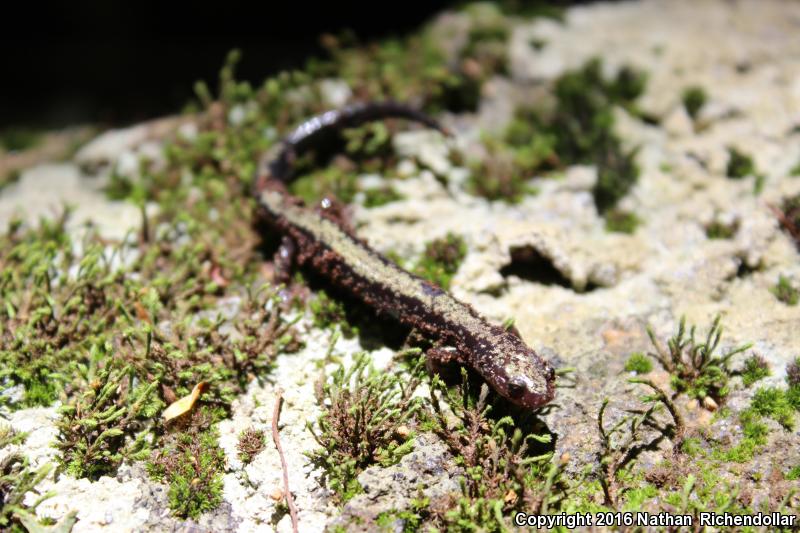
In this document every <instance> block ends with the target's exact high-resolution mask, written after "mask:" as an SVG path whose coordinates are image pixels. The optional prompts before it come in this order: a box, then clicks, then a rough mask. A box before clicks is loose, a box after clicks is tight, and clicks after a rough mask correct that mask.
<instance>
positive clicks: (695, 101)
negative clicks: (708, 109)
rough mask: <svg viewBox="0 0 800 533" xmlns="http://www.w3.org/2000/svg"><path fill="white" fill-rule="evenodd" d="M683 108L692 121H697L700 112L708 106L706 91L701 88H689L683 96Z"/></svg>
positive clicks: (684, 91)
mask: <svg viewBox="0 0 800 533" xmlns="http://www.w3.org/2000/svg"><path fill="white" fill-rule="evenodd" d="M681 100H682V101H683V107H684V108H685V109H686V112H687V113H688V114H689V116H690V117H692V119H693V120H694V119H696V118H697V115H698V114H699V113H700V110H701V109H702V108H703V106H704V105H706V102H707V101H708V96H707V95H706V91H705V89H703V88H702V87H699V86H692V87H687V88H686V89H684V90H683V93H682V95H681Z"/></svg>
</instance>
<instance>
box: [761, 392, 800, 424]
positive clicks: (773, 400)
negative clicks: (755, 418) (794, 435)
mask: <svg viewBox="0 0 800 533" xmlns="http://www.w3.org/2000/svg"><path fill="white" fill-rule="evenodd" d="M750 408H751V409H752V410H753V412H754V413H756V414H759V415H761V416H766V417H769V418H772V419H773V420H775V421H776V422H778V423H779V424H780V425H782V426H783V427H784V428H786V429H788V430H792V429H794V411H795V408H794V406H793V405H792V403H791V402H790V401H789V396H788V395H787V393H786V391H784V390H782V389H778V388H776V387H766V388H763V389H759V390H757V391H756V393H755V395H753V400H752V402H751V403H750Z"/></svg>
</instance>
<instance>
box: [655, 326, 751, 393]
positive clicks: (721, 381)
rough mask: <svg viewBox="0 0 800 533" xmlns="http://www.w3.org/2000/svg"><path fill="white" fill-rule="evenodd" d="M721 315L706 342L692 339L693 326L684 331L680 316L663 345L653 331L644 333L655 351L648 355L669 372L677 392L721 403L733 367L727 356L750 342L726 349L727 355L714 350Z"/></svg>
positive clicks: (739, 350) (729, 357) (737, 352)
mask: <svg viewBox="0 0 800 533" xmlns="http://www.w3.org/2000/svg"><path fill="white" fill-rule="evenodd" d="M720 320H721V319H720V317H719V316H717V317H716V318H715V319H714V323H713V325H712V326H711V328H709V330H708V335H707V336H706V340H705V342H699V341H697V340H696V339H695V327H694V326H692V327H691V328H690V330H689V332H688V335H687V332H686V321H685V319H684V318H681V321H680V325H679V326H678V332H677V333H676V334H675V336H674V337H672V338H670V339H669V341H667V346H666V348H665V347H664V346H663V345H662V344H661V343H660V342H659V341H658V340H657V339H656V336H655V333H653V330H652V329H650V328H648V330H647V332H648V335H649V336H650V341H651V342H652V344H653V347H654V349H655V353H651V354H650V355H651V356H652V357H654V358H655V359H656V361H658V362H659V363H660V364H661V366H662V367H663V368H664V370H666V371H667V372H669V373H670V374H671V375H672V379H671V384H672V387H673V388H674V389H675V390H676V391H677V392H685V393H686V394H688V395H689V396H691V397H692V398H697V399H698V400H703V399H705V398H706V397H710V398H712V399H713V400H714V401H715V402H716V403H720V402H721V401H722V400H723V399H724V398H725V396H727V394H728V390H729V389H728V382H729V381H730V377H731V375H732V370H731V368H730V367H729V366H728V363H729V361H730V359H731V358H732V357H733V356H734V355H736V354H739V353H742V352H744V351H745V350H747V349H748V348H750V345H749V344H746V345H743V346H739V347H736V348H733V349H731V350H729V351H728V352H727V353H726V354H722V355H719V354H717V353H716V351H717V348H718V347H719V342H720V340H721V338H722V326H721V325H720Z"/></svg>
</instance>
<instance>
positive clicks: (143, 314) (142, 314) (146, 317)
mask: <svg viewBox="0 0 800 533" xmlns="http://www.w3.org/2000/svg"><path fill="white" fill-rule="evenodd" d="M133 308H134V309H135V310H136V318H138V319H139V320H141V321H142V322H150V313H148V312H147V309H145V308H144V306H143V305H142V304H141V303H140V302H133Z"/></svg>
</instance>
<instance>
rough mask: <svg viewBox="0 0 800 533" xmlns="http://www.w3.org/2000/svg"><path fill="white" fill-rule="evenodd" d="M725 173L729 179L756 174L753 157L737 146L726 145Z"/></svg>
mask: <svg viewBox="0 0 800 533" xmlns="http://www.w3.org/2000/svg"><path fill="white" fill-rule="evenodd" d="M725 174H726V175H727V176H728V177H729V178H731V179H736V180H738V179H742V178H744V177H747V176H754V175H755V174H756V165H755V163H754V162H753V158H752V157H750V156H749V155H747V154H745V153H744V152H742V151H740V150H739V149H738V148H735V147H733V146H730V147H728V167H727V169H726V171H725Z"/></svg>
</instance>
